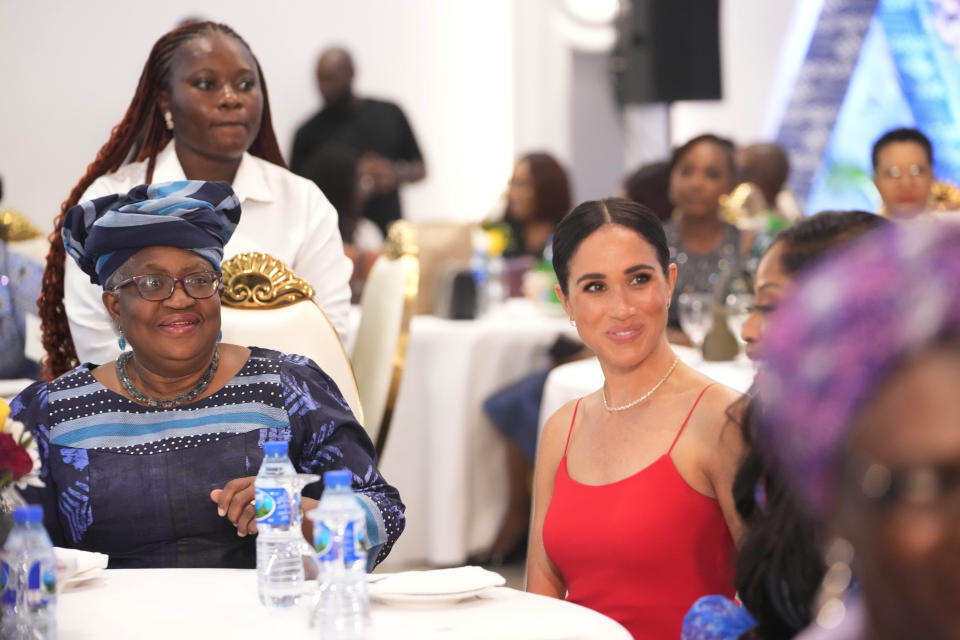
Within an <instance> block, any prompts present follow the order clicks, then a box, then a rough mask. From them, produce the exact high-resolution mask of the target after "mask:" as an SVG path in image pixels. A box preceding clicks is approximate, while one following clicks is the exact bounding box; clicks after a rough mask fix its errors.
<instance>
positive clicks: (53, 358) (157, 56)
mask: <svg viewBox="0 0 960 640" xmlns="http://www.w3.org/2000/svg"><path fill="white" fill-rule="evenodd" d="M215 33H220V34H224V35H227V36H230V37H232V38H235V39H236V40H237V41H238V42H240V43H241V44H242V45H243V46H244V47H246V49H247V51H249V52H250V56H251V57H252V58H253V61H254V64H255V65H256V67H257V74H258V75H259V77H260V91H261V94H262V95H263V115H262V118H261V121H260V131H259V133H258V134H257V137H256V138H255V139H254V141H253V144H252V145H251V146H250V149H249V150H248V151H249V152H250V153H251V154H252V155H254V156H257V157H259V158H262V159H264V160H267V161H268V162H272V163H274V164H276V165H279V166H281V167H286V163H285V162H284V160H283V155H282V154H281V153H280V145H279V144H278V143H277V136H276V134H275V133H274V131H273V120H272V118H271V116H270V99H269V97H268V95H267V85H266V81H265V80H264V78H263V71H262V70H261V68H260V63H259V61H257V58H256V56H254V55H253V51H252V50H251V49H250V45H248V44H247V43H246V41H244V39H243V38H241V37H240V35H239V34H238V33H237V32H236V31H234V30H233V29H231V28H230V27H228V26H227V25H225V24H221V23H217V22H208V21H198V22H188V23H186V24H183V25H181V26H180V27H178V28H176V29H174V30H172V31H170V32H168V33H167V34H165V35H163V36H162V37H161V38H160V39H159V40H157V42H156V43H155V44H154V45H153V48H152V49H151V50H150V55H149V57H148V58H147V62H146V64H144V66H143V71H142V72H141V74H140V81H139V82H138V83H137V90H136V93H134V95H133V100H132V101H131V102H130V106H128V107H127V111H126V113H125V114H124V116H123V119H122V120H120V123H119V124H117V125H116V126H115V127H114V128H113V130H112V131H111V132H110V138H109V139H108V140H107V142H106V144H104V145H103V146H102V147H100V151H99V152H97V157H96V159H94V161H93V162H92V163H90V165H89V166H88V167H87V171H86V173H85V174H84V175H83V177H82V178H80V181H79V182H78V183H77V184H76V185H75V186H74V187H73V189H72V190H71V191H70V195H69V196H68V197H67V199H66V200H64V202H63V204H62V205H61V206H60V213H59V214H58V215H57V217H56V218H54V221H53V232H52V233H51V234H50V236H49V240H50V250H49V252H48V253H47V264H46V267H45V269H44V272H43V286H42V289H41V293H40V298H39V300H38V301H37V305H38V306H39V313H40V320H41V323H42V327H43V347H44V349H45V350H46V357H45V358H44V362H43V365H44V367H43V371H44V376H45V377H46V378H47V379H53V378H55V377H57V376H58V375H60V374H62V373H64V372H66V371H69V370H70V369H71V368H73V367H75V366H76V365H77V364H79V362H78V359H77V351H76V348H75V346H74V344H73V338H72V337H71V335H70V325H69V323H68V322H67V314H66V310H65V308H64V305H63V280H64V263H65V261H66V252H65V251H64V248H63V241H62V240H61V238H60V230H61V229H62V228H63V218H64V214H65V213H66V211H67V209H69V208H70V207H72V206H74V205H76V204H77V203H78V202H79V201H80V197H81V196H82V195H83V193H84V192H85V191H86V190H87V189H88V188H89V187H90V185H91V184H93V182H94V181H95V180H96V179H97V178H99V177H100V176H103V175H106V174H108V173H112V172H114V171H116V170H117V169H119V168H120V167H121V165H123V164H124V162H125V160H126V159H127V157H128V156H130V155H131V153H133V154H134V157H133V158H132V159H131V160H132V161H133V162H139V161H142V160H146V161H147V172H146V177H145V179H144V181H145V182H152V181H153V171H154V168H155V167H156V162H157V154H158V153H159V152H160V150H162V149H163V148H164V147H165V146H166V145H167V144H168V143H169V142H170V140H171V139H172V138H173V133H172V132H171V131H169V130H168V129H167V128H166V125H165V123H164V120H163V114H162V113H161V111H160V108H159V107H158V106H157V97H158V95H159V93H160V92H161V91H166V90H169V83H170V68H171V64H172V61H173V57H174V55H175V54H176V52H177V50H178V49H179V48H180V45H182V44H183V43H184V42H186V41H188V40H192V39H194V38H198V37H202V36H206V35H210V34H215ZM138 144H139V149H138V148H137V145H138Z"/></svg>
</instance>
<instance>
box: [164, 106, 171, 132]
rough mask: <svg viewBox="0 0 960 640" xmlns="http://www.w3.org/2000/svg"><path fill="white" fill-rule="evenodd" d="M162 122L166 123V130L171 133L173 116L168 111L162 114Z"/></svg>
mask: <svg viewBox="0 0 960 640" xmlns="http://www.w3.org/2000/svg"><path fill="white" fill-rule="evenodd" d="M163 121H164V122H165V123H167V129H168V130H169V131H173V114H172V113H170V110H169V109H168V110H166V111H164V112H163Z"/></svg>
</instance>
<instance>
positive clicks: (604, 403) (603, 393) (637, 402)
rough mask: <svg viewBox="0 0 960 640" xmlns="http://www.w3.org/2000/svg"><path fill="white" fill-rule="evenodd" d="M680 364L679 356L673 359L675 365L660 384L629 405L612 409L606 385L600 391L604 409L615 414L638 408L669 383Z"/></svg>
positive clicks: (671, 366) (661, 379)
mask: <svg viewBox="0 0 960 640" xmlns="http://www.w3.org/2000/svg"><path fill="white" fill-rule="evenodd" d="M678 362H680V356H677V357H676V358H674V359H673V364H672V365H670V368H669V369H667V373H666V374H665V375H664V376H663V377H662V378H660V382H658V383H657V384H655V385H653V388H652V389H650V391H647V392H646V393H645V394H643V395H642V396H640V397H639V398H637V399H636V400H634V401H632V402H628V403H627V404H622V405H620V406H619V407H611V406H610V405H608V404H607V390H606V385H604V388H603V389H600V401H601V402H602V403H603V408H604V409H606V410H607V411H610V412H613V411H626V410H627V409H629V408H631V407H635V406H637V405H638V404H640V403H641V402H643V401H644V400H646V399H647V398H649V397H650V396H652V395H653V392H654V391H656V390H657V389H659V388H660V386H661V385H662V384H663V383H664V382H666V381H667V378H669V377H670V374H671V373H673V370H674V369H676V368H677V363H678Z"/></svg>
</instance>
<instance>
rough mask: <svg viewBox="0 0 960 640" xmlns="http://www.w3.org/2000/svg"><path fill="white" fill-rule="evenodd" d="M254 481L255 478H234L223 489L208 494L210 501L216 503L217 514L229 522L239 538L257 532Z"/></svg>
mask: <svg viewBox="0 0 960 640" xmlns="http://www.w3.org/2000/svg"><path fill="white" fill-rule="evenodd" d="M256 479H257V477H256V476H247V477H245V478H235V479H233V480H231V481H230V482H228V483H227V484H226V485H224V487H223V489H214V490H213V491H211V492H210V499H211V500H213V501H214V502H216V503H217V513H218V514H220V515H221V516H226V518H227V519H228V520H230V523H231V524H232V525H233V526H235V527H236V528H237V535H238V536H240V537H241V538H242V537H244V536H246V535H248V534H251V535H252V534H254V533H256V532H257V510H256V507H255V506H254V498H255V497H256V490H255V489H254V486H253V483H254V481H255V480H256Z"/></svg>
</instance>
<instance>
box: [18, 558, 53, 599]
mask: <svg viewBox="0 0 960 640" xmlns="http://www.w3.org/2000/svg"><path fill="white" fill-rule="evenodd" d="M56 595H57V568H56V566H55V565H54V564H53V563H51V562H49V561H46V562H45V561H40V560H38V561H37V562H34V563H33V564H31V565H30V571H29V573H27V593H26V601H27V605H28V606H31V607H44V606H47V605H49V604H52V603H53V602H54V601H55V600H56Z"/></svg>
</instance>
